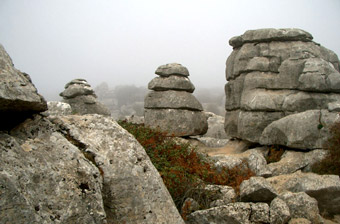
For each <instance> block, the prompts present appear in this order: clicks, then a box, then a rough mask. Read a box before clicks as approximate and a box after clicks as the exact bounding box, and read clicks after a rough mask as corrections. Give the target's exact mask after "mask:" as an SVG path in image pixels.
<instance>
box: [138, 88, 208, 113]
mask: <svg viewBox="0 0 340 224" xmlns="http://www.w3.org/2000/svg"><path fill="white" fill-rule="evenodd" d="M144 108H148V109H182V110H193V111H202V110H203V107H202V104H201V103H200V102H199V101H198V100H197V99H196V97H195V96H194V95H192V94H191V93H188V92H185V91H174V90H169V91H152V92H149V93H148V95H146V97H145V101H144Z"/></svg>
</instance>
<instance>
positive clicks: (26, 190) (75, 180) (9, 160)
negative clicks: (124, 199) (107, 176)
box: [0, 116, 106, 224]
mask: <svg viewBox="0 0 340 224" xmlns="http://www.w3.org/2000/svg"><path fill="white" fill-rule="evenodd" d="M0 139H1V141H0V148H1V149H0V155H1V156H0V160H1V168H0V186H1V187H0V188H1V192H0V195H1V197H0V205H1V206H0V210H1V212H0V220H1V221H0V222H1V223H70V224H71V223H106V214H105V211H104V203H103V198H102V189H103V185H102V176H101V174H100V172H99V170H98V169H97V167H96V166H95V165H94V164H92V163H91V162H90V161H88V160H87V159H86V158H85V156H84V154H83V152H82V151H80V150H79V149H78V148H77V147H76V146H74V145H73V144H71V143H70V142H69V141H68V140H67V139H66V138H65V137H64V136H63V135H62V134H61V133H59V132H58V131H56V130H55V126H54V125H53V124H51V123H50V122H49V121H48V120H47V119H45V118H42V117H40V116H36V117H35V119H33V120H31V119H27V120H26V121H25V122H24V123H22V124H21V125H19V126H18V127H17V128H16V129H15V130H12V132H11V133H10V135H9V134H5V133H1V134H0Z"/></svg>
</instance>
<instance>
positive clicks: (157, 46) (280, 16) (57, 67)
mask: <svg viewBox="0 0 340 224" xmlns="http://www.w3.org/2000/svg"><path fill="white" fill-rule="evenodd" d="M339 12H340V1H339V0H284V1H274V0H256V1H255V0H210V1H208V0H205V1H204V0H171V1H170V0H144V1H141V0H0V43H1V44H2V45H3V46H4V47H5V49H6V50H7V52H8V53H9V55H10V56H11V58H12V60H13V62H14V64H15V66H16V68H18V69H20V70H21V71H23V72H26V73H28V74H29V75H30V76H31V78H32V80H33V83H34V84H35V85H36V87H37V88H38V91H39V92H40V93H41V94H42V95H43V96H45V98H47V99H48V100H51V99H55V98H56V97H57V94H58V93H60V92H62V91H63V89H64V85H65V84H66V83H67V82H69V81H70V80H72V79H74V78H85V79H86V80H87V81H88V82H89V83H90V84H91V85H92V87H96V86H97V85H99V84H100V83H102V82H107V83H108V84H109V85H110V86H117V85H135V86H145V87H146V86H147V83H148V82H149V81H150V80H151V79H152V78H154V77H155V74H154V72H155V70H156V68H157V67H158V66H159V65H162V64H166V63H172V62H178V63H181V64H183V65H184V66H186V67H187V68H188V69H189V72H190V77H189V78H190V79H191V81H192V82H193V84H194V85H195V86H196V89H197V90H198V89H200V88H216V89H218V90H221V91H222V90H223V88H224V84H225V83H226V80H225V74H224V71H225V61H226V59H227V57H228V55H229V54H230V52H231V51H232V48H231V47H230V46H229V45H228V40H229V39H230V38H231V37H233V36H236V35H241V34H243V33H244V32H245V31H246V30H249V29H258V28H270V27H273V28H288V27H289V28H291V27H296V28H301V29H304V30H306V31H308V32H310V33H311V34H312V35H313V36H314V41H316V42H318V43H321V44H322V45H323V46H325V47H327V48H329V49H331V50H333V51H334V52H335V53H337V54H338V55H340V31H339V27H340V13H339Z"/></svg>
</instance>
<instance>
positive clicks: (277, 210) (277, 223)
mask: <svg viewBox="0 0 340 224" xmlns="http://www.w3.org/2000/svg"><path fill="white" fill-rule="evenodd" d="M289 219H290V211H289V207H288V206H287V204H286V202H284V201H283V200H282V199H280V198H279V197H276V198H275V199H274V200H272V202H271V203H270V223H272V224H286V223H288V221H289Z"/></svg>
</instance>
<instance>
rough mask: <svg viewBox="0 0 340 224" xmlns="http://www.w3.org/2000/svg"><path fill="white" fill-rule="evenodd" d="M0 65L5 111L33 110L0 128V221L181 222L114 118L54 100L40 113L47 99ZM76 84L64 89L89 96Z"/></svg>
mask: <svg viewBox="0 0 340 224" xmlns="http://www.w3.org/2000/svg"><path fill="white" fill-rule="evenodd" d="M3 55H4V53H3V52H2V56H3ZM5 56H6V57H7V60H8V61H10V59H9V57H8V55H7V54H5ZM0 65H1V66H2V67H1V69H2V71H1V75H4V79H5V78H6V79H5V80H3V79H1V81H2V82H3V83H5V84H8V85H11V86H12V87H18V88H17V89H16V88H13V91H10V90H11V89H9V88H8V87H7V86H6V85H1V86H3V87H4V88H5V90H6V91H2V92H1V94H2V98H3V99H1V100H2V102H6V103H4V108H6V110H7V111H18V112H20V110H22V111H23V112H25V113H26V112H27V111H28V112H30V113H34V114H30V116H29V118H27V119H26V120H25V121H23V122H21V123H20V124H18V125H17V126H16V127H14V128H13V127H10V128H9V129H7V130H6V131H0V164H1V168H0V211H1V212H0V223H69V224H71V223H72V224H73V223H99V224H101V223H102V224H105V223H184V222H183V220H182V218H181V216H180V215H179V213H178V211H177V209H176V207H175V205H174V202H173V201H172V198H171V196H170V194H169V192H168V190H167V189H166V187H165V185H164V183H163V181H162V179H161V177H160V175H159V173H158V172H157V170H156V169H155V167H154V166H153V164H152V163H151V161H150V159H149V157H148V156H147V154H146V152H145V150H144V149H143V147H142V146H141V145H140V144H139V143H138V142H137V140H136V139H135V138H134V137H133V136H132V135H131V134H129V133H128V132H127V131H126V130H124V129H123V128H122V127H120V126H119V125H118V124H117V123H116V122H115V121H114V120H113V118H111V117H109V116H103V115H98V114H88V115H68V116H61V115H60V114H63V113H69V111H68V110H69V107H68V106H67V105H63V104H58V103H56V104H55V103H52V104H50V105H51V107H50V108H51V110H52V111H51V112H46V113H45V114H44V115H41V114H39V113H38V112H39V111H42V110H44V109H46V103H45V102H44V100H43V99H42V98H41V97H40V96H39V95H38V94H36V90H35V88H34V87H33V85H32V84H31V83H30V82H29V80H28V78H27V77H25V76H23V75H22V74H21V73H19V72H18V71H16V70H15V69H14V68H13V67H12V64H10V65H11V66H8V64H5V63H4V60H2V61H1V64H0ZM17 76H18V77H17ZM8 80H10V81H11V80H13V81H11V82H8ZM5 81H6V82H5ZM76 82H81V83H80V84H79V83H78V84H76V85H74V83H71V84H70V85H73V87H72V88H67V91H66V93H64V94H65V95H66V96H70V95H71V96H74V94H75V95H76V94H77V93H80V92H81V91H83V93H85V95H82V96H83V99H84V98H85V99H88V98H91V97H88V96H91V95H92V93H91V91H88V88H82V89H83V90H79V89H81V87H82V86H86V83H84V82H83V81H82V80H77V81H76ZM78 87H79V89H77V88H78ZM73 90H76V91H74V92H73V93H72V91H73ZM85 90H86V91H87V92H86V91H85ZM26 91H27V93H28V94H31V95H32V96H30V95H27V96H21V95H18V93H21V94H24V93H25V92H26ZM88 93H90V94H88ZM86 94H87V95H86ZM25 97H26V98H25ZM76 98H77V97H76V96H75V97H73V98H72V99H73V100H74V99H76ZM11 99H14V101H16V102H19V103H20V104H18V105H17V104H14V102H12V101H11ZM6 100H7V101H6ZM21 104H22V105H21ZM20 105H21V106H20ZM55 107H59V108H58V109H56V110H54V109H55ZM53 108H54V109H53ZM66 108H68V109H66ZM60 109H61V110H60ZM65 109H66V110H65ZM51 115H53V116H51ZM7 119H9V118H8V117H7ZM11 119H12V118H11ZM11 121H13V120H11Z"/></svg>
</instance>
